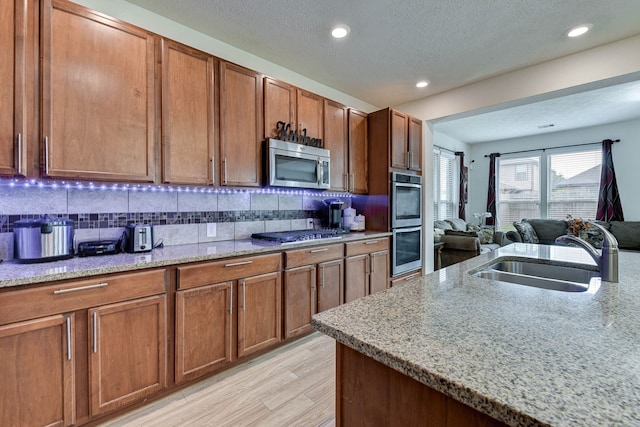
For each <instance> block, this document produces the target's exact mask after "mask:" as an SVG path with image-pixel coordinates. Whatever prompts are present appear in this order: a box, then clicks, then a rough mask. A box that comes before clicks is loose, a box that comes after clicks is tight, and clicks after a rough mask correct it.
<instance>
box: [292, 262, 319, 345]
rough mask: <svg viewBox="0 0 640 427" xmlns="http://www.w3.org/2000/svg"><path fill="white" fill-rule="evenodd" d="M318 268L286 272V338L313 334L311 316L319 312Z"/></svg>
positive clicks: (313, 266) (294, 269)
mask: <svg viewBox="0 0 640 427" xmlns="http://www.w3.org/2000/svg"><path fill="white" fill-rule="evenodd" d="M316 299H317V292H316V266H315V265H306V266H304V267H297V268H292V269H290V270H285V272H284V337H285V338H292V337H295V336H298V335H302V334H305V333H307V332H311V331H312V330H313V328H312V327H311V316H313V315H314V314H315V313H316V312H317V302H316Z"/></svg>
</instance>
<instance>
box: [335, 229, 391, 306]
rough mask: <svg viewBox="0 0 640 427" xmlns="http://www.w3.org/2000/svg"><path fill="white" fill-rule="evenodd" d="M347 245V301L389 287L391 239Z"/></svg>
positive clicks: (345, 293)
mask: <svg viewBox="0 0 640 427" xmlns="http://www.w3.org/2000/svg"><path fill="white" fill-rule="evenodd" d="M345 246H346V254H347V257H346V258H345V290H344V301H345V302H350V301H353V300H355V299H358V298H362V297H364V296H366V295H370V294H374V293H376V292H380V291H383V290H385V289H387V288H388V287H389V239H387V238H384V239H373V240H364V241H360V242H353V243H347V244H346V245H345Z"/></svg>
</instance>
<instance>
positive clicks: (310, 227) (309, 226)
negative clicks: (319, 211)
mask: <svg viewBox="0 0 640 427" xmlns="http://www.w3.org/2000/svg"><path fill="white" fill-rule="evenodd" d="M307 230H313V218H307Z"/></svg>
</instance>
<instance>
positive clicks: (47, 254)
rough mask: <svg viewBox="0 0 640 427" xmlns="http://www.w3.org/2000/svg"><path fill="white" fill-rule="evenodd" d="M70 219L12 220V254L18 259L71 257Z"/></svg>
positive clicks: (28, 260)
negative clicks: (13, 221)
mask: <svg viewBox="0 0 640 427" xmlns="http://www.w3.org/2000/svg"><path fill="white" fill-rule="evenodd" d="M73 237H74V226H73V221H72V220H70V219H68V218H51V217H50V216H49V215H45V216H43V217H42V218H37V219H21V220H18V221H16V222H15V223H14V224H13V256H14V258H15V259H16V260H17V261H18V262H21V263H34V262H46V261H55V260H59V259H65V258H71V257H73Z"/></svg>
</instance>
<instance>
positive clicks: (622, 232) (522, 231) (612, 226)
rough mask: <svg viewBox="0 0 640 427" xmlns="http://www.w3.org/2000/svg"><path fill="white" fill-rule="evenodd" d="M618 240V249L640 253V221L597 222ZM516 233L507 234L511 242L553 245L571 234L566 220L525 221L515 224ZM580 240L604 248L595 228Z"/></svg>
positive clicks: (598, 232) (599, 234)
mask: <svg viewBox="0 0 640 427" xmlns="http://www.w3.org/2000/svg"><path fill="white" fill-rule="evenodd" d="M597 223H598V224H600V225H602V226H604V227H605V228H606V229H607V230H608V231H609V232H610V233H611V234H613V236H614V237H615V238H616V239H617V240H618V248H619V249H623V250H632V251H640V221H611V222H602V221H597ZM513 226H514V227H515V229H516V230H515V231H508V232H506V236H505V237H506V238H507V239H509V241H511V242H524V243H540V244H543V245H553V244H554V243H555V240H556V238H557V237H559V236H562V235H564V234H567V233H569V228H568V224H567V221H566V220H559V219H523V220H522V221H520V222H514V223H513ZM580 238H582V239H585V240H587V241H588V242H589V243H591V244H592V245H593V246H594V247H595V248H598V249H599V248H601V247H602V235H601V233H600V231H599V230H598V229H596V228H595V227H594V228H592V229H590V230H589V231H588V232H586V233H584V234H583V235H582V236H580Z"/></svg>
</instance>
